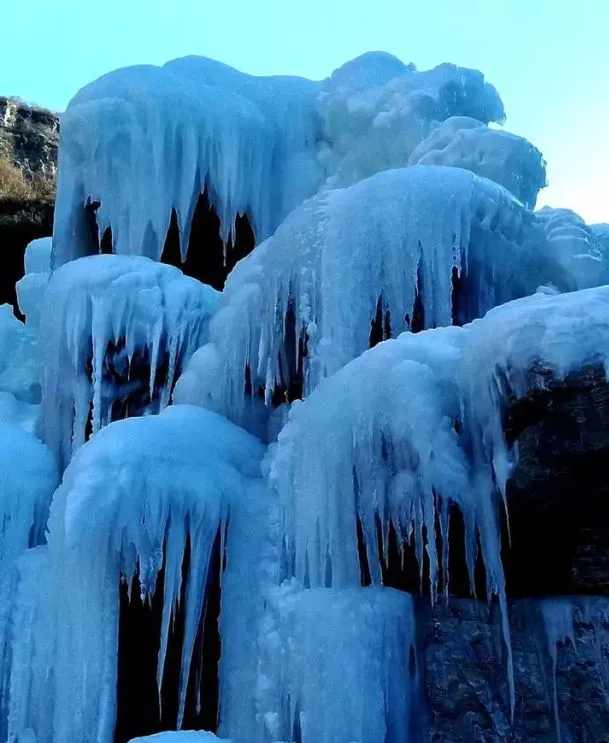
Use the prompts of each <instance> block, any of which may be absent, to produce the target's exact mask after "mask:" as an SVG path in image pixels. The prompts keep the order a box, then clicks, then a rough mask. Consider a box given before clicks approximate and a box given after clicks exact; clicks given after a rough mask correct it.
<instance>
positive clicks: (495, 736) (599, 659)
mask: <svg viewBox="0 0 609 743" xmlns="http://www.w3.org/2000/svg"><path fill="white" fill-rule="evenodd" d="M576 607H577V608H576V609H575V611H574V617H575V621H574V630H575V647H573V646H572V645H571V643H570V642H569V641H564V642H561V643H559V644H558V646H557V655H556V658H557V662H556V674H555V675H554V672H553V662H552V657H551V655H550V650H549V644H548V640H547V636H546V632H545V629H544V624H543V620H542V615H541V609H540V604H539V602H537V601H534V600H519V601H516V602H513V604H512V605H511V609H510V613H511V641H512V649H513V658H514V681H515V689H516V706H515V713H514V720H513V722H512V721H511V715H510V705H509V693H508V683H507V670H506V662H505V657H506V653H505V644H504V641H503V638H502V628H501V621H500V616H499V613H498V612H497V611H496V609H495V608H494V607H490V608H489V607H488V606H487V605H486V604H484V603H482V602H477V601H473V600H465V599H451V600H450V601H449V603H448V605H446V604H440V605H437V606H436V607H435V608H434V609H433V610H430V609H428V608H424V607H423V608H421V610H420V611H421V615H422V616H421V620H422V621H421V624H422V625H423V629H422V636H421V641H420V661H421V668H422V672H421V675H422V678H421V683H422V694H423V699H424V702H425V704H426V706H427V708H428V732H427V734H426V736H425V737H426V739H427V740H429V741H433V742H434V743H440V742H441V743H474V742H476V743H477V742H480V743H482V742H483V743H507V742H508V741H509V742H510V743H525V741H527V742H529V743H530V742H531V741H535V742H536V743H556V741H558V740H559V737H558V729H557V721H556V717H555V712H554V709H555V707H554V688H556V699H557V705H556V706H557V710H558V722H559V730H560V740H562V741H569V742H570V743H602V742H606V741H609V706H608V704H607V690H608V688H609V687H608V686H607V684H608V682H609V678H608V677H607V676H608V673H607V667H608V666H607V661H608V659H609V599H604V598H602V599H590V600H587V601H583V600H580V603H577V604H576ZM554 680H555V681H556V687H554Z"/></svg>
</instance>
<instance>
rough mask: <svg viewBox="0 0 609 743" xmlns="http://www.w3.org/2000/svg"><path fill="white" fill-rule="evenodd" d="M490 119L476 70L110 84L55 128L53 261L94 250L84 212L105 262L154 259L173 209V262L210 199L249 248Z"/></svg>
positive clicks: (175, 69) (199, 65) (362, 65)
mask: <svg viewBox="0 0 609 743" xmlns="http://www.w3.org/2000/svg"><path fill="white" fill-rule="evenodd" d="M451 115H469V116H476V117H478V118H481V119H482V120H483V121H485V122H487V121H489V120H501V119H502V118H503V116H504V113H503V106H502V104H501V101H500V99H499V96H498V95H497V92H496V91H495V89H494V88H493V87H492V86H491V85H489V84H488V83H487V82H485V80H484V77H483V75H482V74H481V73H480V72H478V71H476V70H467V69H463V68H459V67H455V66H454V65H440V66H439V67H436V68H434V69H433V70H429V71H425V72H417V71H416V70H415V69H414V67H413V66H412V65H409V66H406V65H404V64H403V63H402V62H400V61H399V60H398V59H396V58H395V57H391V56H390V55H387V54H382V53H371V54H366V55H363V56H362V57H358V58H357V59H355V60H353V61H352V62H350V63H348V64H347V65H345V66H343V67H342V68H340V69H339V70H337V71H336V72H335V73H334V74H333V75H332V76H331V77H330V78H329V79H328V80H325V81H322V82H312V81H309V80H305V79H302V78H295V77H280V76H277V77H253V76H251V75H245V74H243V73H240V72H238V71H237V70H234V69H232V68H230V67H228V66H226V65H223V64H220V63H219V62H215V61H213V60H210V59H205V58H203V57H186V58H184V59H178V60H175V61H173V62H169V63H168V64H166V65H164V66H163V67H154V66H150V65H148V66H139V67H131V68H126V69H122V70H118V71H116V72H113V73H110V74H109V75H105V76H104V77H102V78H100V79H99V80H97V81H96V82H94V83H92V84H90V85H88V86H86V87H85V88H83V90H81V91H80V92H79V93H78V94H77V95H76V96H75V97H74V99H73V100H72V102H71V103H70V106H69V107H68V110H67V111H66V113H65V114H64V116H63V117H62V127H61V147H60V163H59V173H60V176H59V189H58V197H57V210H56V218H55V230H54V262H55V265H61V264H62V263H65V262H66V261H67V260H70V259H73V258H77V257H79V256H83V255H87V254H89V253H90V252H91V251H92V250H94V249H95V245H94V243H93V242H92V235H91V230H90V227H89V226H88V224H87V222H86V216H85V210H84V206H85V204H86V203H87V202H89V203H98V204H99V208H98V209H97V213H96V217H97V225H98V229H99V236H100V237H101V235H102V234H103V232H104V231H105V230H106V229H107V228H108V227H111V229H112V237H113V249H114V252H116V253H126V254H138V255H147V256H150V257H152V258H155V259H158V258H159V257H160V255H161V252H162V249H163V244H164V240H165V235H166V233H167V230H168V227H169V222H170V217H171V213H172V210H175V212H176V215H177V220H178V227H179V232H180V236H181V244H182V249H183V251H185V250H186V247H187V245H188V237H189V233H190V226H191V220H192V215H193V213H194V209H195V205H196V201H197V199H198V196H199V194H200V193H202V192H203V191H205V190H206V189H207V191H208V194H209V197H210V201H211V203H212V205H213V206H214V208H215V210H216V212H217V213H218V216H219V218H220V222H221V231H222V237H223V238H224V240H225V241H228V239H229V237H230V234H231V231H232V230H233V227H234V223H235V219H236V217H237V215H239V214H247V215H248V217H249V219H250V223H251V224H252V227H253V229H254V232H255V235H256V238H257V240H258V241H261V240H263V239H264V238H265V237H268V236H269V235H270V234H271V233H272V232H273V231H274V230H275V228H276V227H277V226H278V225H279V224H280V223H281V221H282V220H283V218H284V217H285V216H286V215H287V214H288V212H289V211H291V210H292V209H293V208H294V207H296V206H298V204H300V203H301V202H302V201H303V200H304V199H305V198H306V197H308V196H311V195H313V194H314V193H315V192H316V191H318V190H319V188H320V187H322V186H323V185H324V183H325V182H326V181H327V182H328V183H329V184H330V185H334V186H336V185H348V184H350V183H354V182H355V181H356V180H359V179H361V178H363V177H366V176H368V175H371V174H373V173H375V172H377V171H379V170H383V169H385V168H388V167H396V166H400V165H406V163H407V162H408V156H409V155H410V153H411V151H412V150H413V148H414V147H415V146H416V145H417V144H418V143H419V141H420V140H421V139H423V138H424V137H425V136H426V135H427V133H428V130H429V128H430V125H431V122H432V121H434V120H436V119H439V120H443V119H445V118H447V117H448V116H451Z"/></svg>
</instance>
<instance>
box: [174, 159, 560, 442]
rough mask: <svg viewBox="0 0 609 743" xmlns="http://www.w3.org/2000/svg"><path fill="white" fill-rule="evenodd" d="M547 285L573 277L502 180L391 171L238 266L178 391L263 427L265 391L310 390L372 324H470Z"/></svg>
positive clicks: (301, 216)
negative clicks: (208, 339)
mask: <svg viewBox="0 0 609 743" xmlns="http://www.w3.org/2000/svg"><path fill="white" fill-rule="evenodd" d="M515 267H518V270H515ZM542 284H554V285H558V286H560V287H561V288H563V289H568V288H573V287H574V279H573V278H572V277H571V275H570V274H569V272H568V270H567V268H566V267H565V266H564V265H563V263H562V262H561V261H559V260H558V258H557V257H556V256H555V254H554V248H553V246H548V243H547V241H546V237H545V232H544V229H543V226H542V225H540V224H539V223H538V221H537V219H536V218H535V217H534V216H533V215H532V214H531V213H530V212H528V211H527V210H526V209H524V208H523V207H522V206H521V205H520V204H519V203H518V202H517V201H516V200H515V199H514V198H513V197H512V196H511V195H510V194H509V193H508V192H507V191H506V190H505V189H504V188H502V187H500V186H498V185H496V184H495V183H493V182H491V181H489V180H487V179H483V178H479V177H477V176H475V175H472V173H470V172H468V171H466V170H463V169H461V168H449V167H444V166H415V167H410V168H405V169H397V170H389V171H385V172H383V173H380V174H378V175H376V176H373V177H372V178H369V179H367V180H365V181H362V182H361V183H358V184H356V185H354V186H351V187H350V188H347V189H338V190H333V191H327V192H324V193H322V194H321V195H319V196H317V197H315V198H314V199H312V200H309V201H307V202H306V203H305V204H304V205H303V206H302V207H300V208H299V209H297V210H295V211H294V212H292V214H291V215H290V216H289V217H288V218H287V219H286V220H285V221H284V223H283V224H282V225H281V226H280V227H279V229H278V230H277V232H276V233H275V234H274V235H273V236H272V237H271V238H269V239H268V240H267V241H265V242H264V243H263V244H261V245H260V246H258V248H257V249H256V250H255V251H254V253H252V254H251V255H250V256H248V257H247V258H245V259H244V260H243V261H241V262H240V263H239V264H238V265H237V267H236V268H235V269H234V271H233V272H232V273H231V275H230V277H229V280H228V282H227V285H226V287H225V291H224V292H223V295H222V298H221V301H220V304H219V309H218V312H217V314H216V316H215V317H214V318H213V320H212V323H211V332H210V336H211V343H210V345H209V346H206V347H203V348H202V349H201V350H200V351H198V352H197V353H196V354H195V357H194V358H193V361H192V363H191V366H190V368H189V369H188V370H187V372H186V374H185V375H184V376H183V377H182V379H181V380H180V382H179V386H178V390H177V391H176V395H177V399H180V400H182V401H183V402H191V403H197V404H202V405H206V406H209V407H211V408H212V409H215V410H218V411H220V412H222V413H223V414H225V415H228V416H229V417H231V418H232V419H233V420H235V421H237V422H239V423H241V424H243V425H246V426H249V427H252V428H253V430H256V425H257V420H259V419H260V418H261V417H263V412H262V411H261V407H262V406H261V403H260V400H259V398H262V399H263V400H264V402H265V403H266V404H267V405H269V404H270V403H271V401H272V400H274V402H275V404H276V403H277V402H283V401H284V400H286V399H287V400H289V399H293V398H294V397H300V396H301V394H302V395H305V396H306V395H307V394H308V393H309V392H310V391H311V390H312V389H314V388H315V387H316V386H317V384H318V383H319V381H320V379H323V378H324V377H326V376H328V375H330V374H332V373H334V372H335V371H337V370H338V369H340V368H341V367H342V366H343V365H344V364H345V363H347V362H348V361H350V360H351V359H353V358H355V357H357V356H358V355H359V354H361V353H362V352H363V351H365V350H366V349H367V348H368V347H369V345H370V344H371V339H372V335H373V331H372V326H373V323H375V322H376V323H377V324H378V326H379V328H378V330H377V335H378V337H377V340H381V339H383V338H387V337H396V336H397V335H399V333H401V332H402V331H404V330H408V329H411V328H412V329H419V330H420V329H422V328H423V327H426V328H433V327H439V326H445V325H450V324H451V323H452V322H457V323H461V322H466V321H469V320H472V319H474V318H476V317H479V316H480V315H482V314H484V313H485V312H486V311H487V310H488V309H490V308H491V307H493V306H495V305H497V304H500V303H502V302H505V301H508V300H511V299H514V298H517V297H522V296H525V295H527V294H531V293H532V292H534V291H535V290H536V288H537V287H538V286H540V285H542ZM416 324H418V328H417V327H415V326H416ZM219 380H222V383H221V384H219Z"/></svg>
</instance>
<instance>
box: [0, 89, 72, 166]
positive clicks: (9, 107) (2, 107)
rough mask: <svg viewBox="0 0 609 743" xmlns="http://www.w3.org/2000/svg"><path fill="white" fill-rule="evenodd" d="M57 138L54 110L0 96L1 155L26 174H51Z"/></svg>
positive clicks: (57, 125)
mask: <svg viewBox="0 0 609 743" xmlns="http://www.w3.org/2000/svg"><path fill="white" fill-rule="evenodd" d="M58 142H59V117H58V116H57V114H54V113H52V112H51V111H47V110H46V109H43V108H38V107H36V106H28V105H27V104H26V103H23V102H22V101H19V100H16V99H14V98H6V97H3V96H0V157H6V158H8V159H9V160H12V161H13V162H15V163H16V164H18V165H19V166H20V167H21V168H22V169H23V170H24V171H25V174H26V175H27V176H29V177H34V176H39V175H43V176H46V177H53V176H54V175H55V171H56V169H57V145H58Z"/></svg>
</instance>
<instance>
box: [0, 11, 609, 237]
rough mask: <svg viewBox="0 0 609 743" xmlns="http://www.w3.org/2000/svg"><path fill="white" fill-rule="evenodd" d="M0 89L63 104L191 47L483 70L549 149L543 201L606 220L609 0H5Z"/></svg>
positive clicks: (291, 61)
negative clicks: (118, 73) (104, 80)
mask: <svg viewBox="0 0 609 743" xmlns="http://www.w3.org/2000/svg"><path fill="white" fill-rule="evenodd" d="M1 18H2V43H1V44H0V93H1V94H9V95H18V96H20V97H22V98H24V99H26V100H30V101H34V102H38V103H40V104H42V105H46V106H48V107H51V108H54V109H56V110H61V109H63V108H65V106H66V105H67V103H68V101H69V99H70V98H71V96H72V95H73V94H74V93H75V92H76V91H77V90H78V89H79V88H80V87H81V86H82V85H84V84H85V83H87V82H89V81H90V80H93V79H94V78H96V77H98V76H99V75H101V74H103V73H104V72H107V71H109V70H111V69H114V68H116V67H121V66H124V65H129V64H135V63H140V62H151V63H156V64H158V63H162V62H165V61H167V60H168V59H172V58H175V57H179V56H183V55H185V54H202V55H206V56H209V57H214V58H216V59H219V60H221V61H223V62H226V63H228V64H231V65H233V66H235V67H237V68H239V69H241V70H244V71H246V72H250V73H254V74H270V73H286V74H298V75H303V76H305V77H311V78H317V79H319V78H322V77H325V76H327V75H328V74H329V73H330V72H331V71H332V70H333V69H334V68H336V67H337V66H339V65H340V64H342V63H343V62H345V61H347V60H348V59H351V58H353V57H354V56H356V55H358V54H360V53H362V52H364V51H368V50H376V49H382V50H385V51H388V52H391V53H393V54H395V55H396V56H398V57H400V58H401V59H402V60H403V61H405V62H409V61H412V62H414V63H415V64H416V65H417V67H419V68H420V69H425V68H427V67H432V66H434V65H436V64H438V63H439V62H444V61H448V62H454V63H456V64H459V65H463V66H467V67H475V68H478V69H480V70H482V71H483V72H484V73H485V75H486V76H487V78H488V79H489V80H490V81H491V82H493V83H494V84H495V85H496V87H497V88H498V90H499V92H500V94H501V96H502V98H503V101H504V103H505V107H506V111H507V115H508V119H507V122H506V128H507V129H509V130H511V131H514V132H516V133H518V134H522V135H524V136H526V137H527V138H528V139H530V140H531V141H532V142H533V143H534V144H535V145H537V146H538V147H539V148H540V149H541V150H542V151H543V153H544V155H545V157H546V159H547V161H548V166H549V179H550V187H549V188H548V189H546V191H545V195H544V197H543V199H542V203H550V204H552V205H554V206H570V207H572V208H574V209H575V210H576V211H578V212H579V213H580V214H582V216H584V217H585V218H586V219H587V220H588V221H608V222H609V35H608V34H609V30H608V29H609V0H416V1H413V0H232V1H231V0H217V1H214V2H211V1H210V0H101V1H100V2H83V0H30V2H27V3H26V2H10V3H9V2H5V3H3V8H2V13H1Z"/></svg>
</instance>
